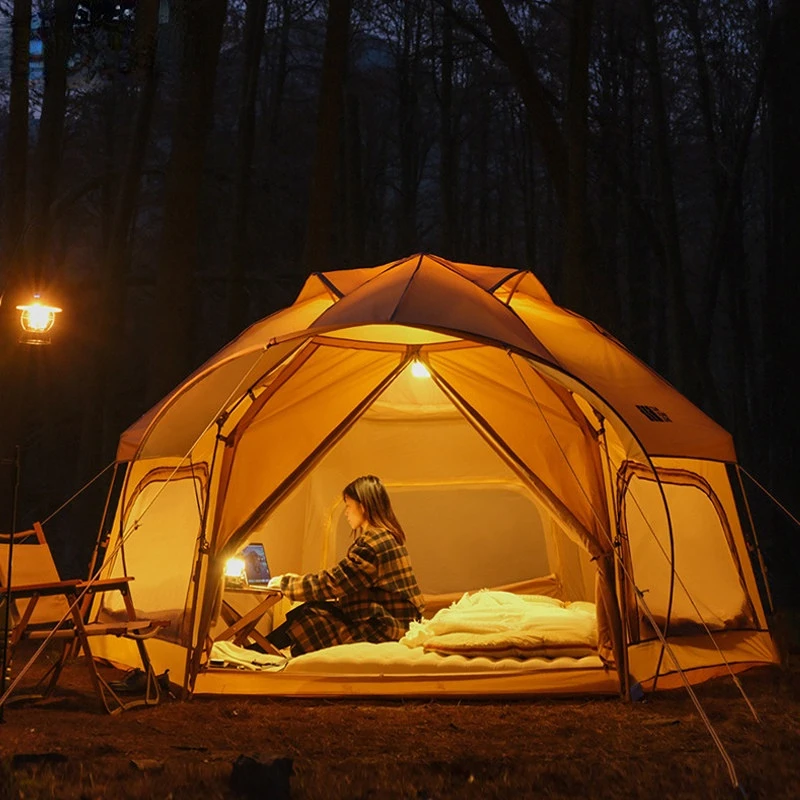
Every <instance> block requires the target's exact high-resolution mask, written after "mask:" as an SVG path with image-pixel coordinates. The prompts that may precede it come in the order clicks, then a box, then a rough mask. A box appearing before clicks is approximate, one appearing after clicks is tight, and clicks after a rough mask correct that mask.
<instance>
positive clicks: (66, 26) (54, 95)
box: [30, 0, 78, 282]
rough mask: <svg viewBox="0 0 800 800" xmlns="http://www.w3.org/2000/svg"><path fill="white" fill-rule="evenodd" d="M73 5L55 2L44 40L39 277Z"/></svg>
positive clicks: (35, 251)
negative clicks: (49, 25) (50, 24)
mask: <svg viewBox="0 0 800 800" xmlns="http://www.w3.org/2000/svg"><path fill="white" fill-rule="evenodd" d="M77 5H78V3H77V0H57V2H56V3H55V13H54V15H53V20H52V26H51V27H50V28H49V30H48V31H47V33H46V38H45V48H44V96H43V98H42V117H41V121H40V123H39V140H38V142H37V146H36V166H37V171H38V181H37V190H36V192H35V194H34V198H35V199H34V202H33V215H32V216H33V219H34V220H35V233H34V236H33V241H34V242H35V244H34V246H33V247H32V249H31V259H30V260H31V262H32V264H33V268H34V269H35V270H36V272H37V276H38V277H39V278H41V274H42V271H43V269H44V262H45V259H46V258H47V256H48V249H49V238H50V234H51V232H52V222H53V221H52V217H51V213H50V206H51V205H52V203H53V196H54V193H55V187H56V185H57V183H58V175H59V172H60V170H61V155H62V151H63V146H64V141H63V140H64V119H65V116H66V112H67V59H68V58H69V53H70V46H71V43H72V21H73V19H74V18H75V9H76V7H77ZM37 282H38V281H37Z"/></svg>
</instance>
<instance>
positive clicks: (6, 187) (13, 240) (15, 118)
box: [0, 0, 31, 292]
mask: <svg viewBox="0 0 800 800" xmlns="http://www.w3.org/2000/svg"><path fill="white" fill-rule="evenodd" d="M11 31H12V38H11V97H10V101H9V114H8V135H7V137H6V151H5V168H4V173H5V179H4V181H3V229H2V237H0V240H1V241H0V247H2V255H3V267H4V269H3V274H2V277H3V282H2V284H0V292H2V291H3V289H5V288H6V286H7V285H8V282H9V280H10V277H11V273H12V272H13V271H15V270H16V267H17V264H18V263H21V262H22V259H23V253H22V250H23V242H22V239H23V236H24V232H25V216H26V215H25V209H26V200H25V197H26V192H27V184H28V115H29V107H28V104H29V99H28V59H29V54H28V47H29V43H30V39H31V0H14V16H13V18H12V20H11Z"/></svg>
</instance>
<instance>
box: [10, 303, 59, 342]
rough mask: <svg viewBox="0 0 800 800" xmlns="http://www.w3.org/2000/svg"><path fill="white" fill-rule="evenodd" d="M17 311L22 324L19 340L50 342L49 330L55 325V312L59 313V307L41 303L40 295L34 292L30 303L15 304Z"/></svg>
mask: <svg viewBox="0 0 800 800" xmlns="http://www.w3.org/2000/svg"><path fill="white" fill-rule="evenodd" d="M17 311H19V312H20V315H19V324H20V325H21V326H22V335H21V336H20V339H19V340H20V342H22V343H23V344H50V331H51V330H52V328H53V325H55V322H56V314H58V313H60V312H61V309H60V308H57V307H56V306H50V305H47V304H46V303H43V302H42V301H41V298H40V296H39V295H38V294H35V295H34V296H33V302H32V303H29V304H28V305H21V306H17Z"/></svg>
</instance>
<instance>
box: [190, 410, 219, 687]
mask: <svg viewBox="0 0 800 800" xmlns="http://www.w3.org/2000/svg"><path fill="white" fill-rule="evenodd" d="M226 419H227V417H226V416H224V415H223V416H220V417H218V418H217V435H216V437H215V438H214V452H213V453H212V454H211V465H210V466H209V470H208V482H207V485H206V496H205V502H204V504H203V515H202V517H201V520H200V532H199V534H198V537H197V559H196V560H195V565H194V570H193V571H192V583H193V584H194V589H193V590H192V600H191V604H190V606H189V607H190V608H191V610H192V611H191V617H190V619H189V630H190V631H191V639H190V641H189V646H188V647H187V648H186V661H185V662H184V668H183V691H184V693H185V694H186V695H188V694H189V693H191V690H192V689H193V688H194V680H195V677H196V675H197V670H196V669H195V666H197V667H199V656H198V657H197V658H196V657H195V653H196V652H202V649H203V648H202V647H201V646H200V645H199V644H198V641H197V640H198V636H197V632H198V626H197V621H198V619H197V598H198V596H199V594H200V582H201V578H202V574H203V558H204V557H206V556H207V555H208V553H209V551H210V549H211V545H210V542H209V541H208V539H207V538H206V531H207V530H208V513H209V506H210V505H211V482H212V481H213V480H214V475H215V470H214V467H215V466H216V463H217V453H218V452H219V446H220V442H222V441H223V437H222V426H223V425H224V424H225V420H226Z"/></svg>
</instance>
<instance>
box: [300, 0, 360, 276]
mask: <svg viewBox="0 0 800 800" xmlns="http://www.w3.org/2000/svg"><path fill="white" fill-rule="evenodd" d="M350 7H351V0H330V5H329V10H328V27H327V31H326V34H325V51H324V54H323V58H322V75H321V77H320V92H319V110H318V114H317V138H316V145H315V149H314V162H313V166H312V174H311V187H310V193H309V201H308V220H307V228H306V239H305V255H304V258H303V262H304V264H305V268H306V272H318V271H322V270H325V269H328V268H329V267H330V266H331V257H332V253H333V241H334V226H333V220H334V213H333V204H334V198H335V197H336V173H337V169H336V168H337V164H338V161H339V154H340V152H341V151H340V142H341V134H342V120H343V116H344V115H343V112H344V89H343V87H344V82H345V76H346V71H347V38H348V30H349V27H350Z"/></svg>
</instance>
